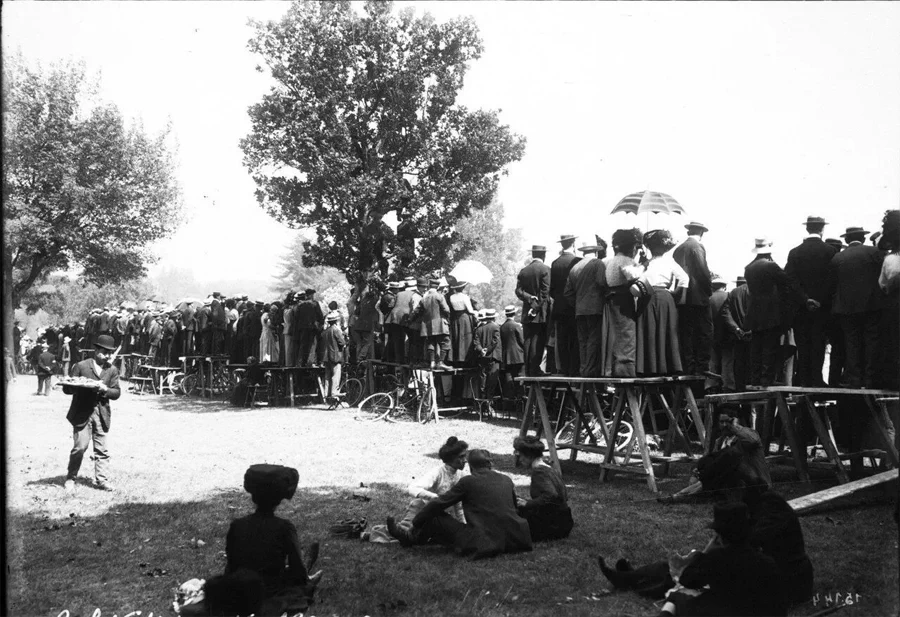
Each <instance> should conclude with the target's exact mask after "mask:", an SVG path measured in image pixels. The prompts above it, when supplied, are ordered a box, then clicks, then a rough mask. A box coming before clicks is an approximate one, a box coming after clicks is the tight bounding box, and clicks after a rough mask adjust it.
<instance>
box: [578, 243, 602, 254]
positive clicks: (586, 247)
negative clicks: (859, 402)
mask: <svg viewBox="0 0 900 617" xmlns="http://www.w3.org/2000/svg"><path fill="white" fill-rule="evenodd" d="M578 250H579V251H581V252H582V253H596V252H597V251H599V250H600V247H599V246H597V245H596V244H583V245H581V246H579V247H578Z"/></svg>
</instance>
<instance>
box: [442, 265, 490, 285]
mask: <svg viewBox="0 0 900 617" xmlns="http://www.w3.org/2000/svg"><path fill="white" fill-rule="evenodd" d="M450 275H451V276H453V277H455V278H456V280H457V281H465V282H467V283H469V284H471V285H478V284H479V283H490V282H491V279H492V278H494V276H493V275H492V274H491V271H490V270H488V269H487V266H485V265H484V264H483V263H481V262H480V261H475V260H474V259H463V260H462V261H461V262H459V263H458V264H456V266H455V267H454V268H453V269H452V270H450Z"/></svg>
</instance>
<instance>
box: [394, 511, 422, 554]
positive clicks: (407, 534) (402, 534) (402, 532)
mask: <svg viewBox="0 0 900 617" xmlns="http://www.w3.org/2000/svg"><path fill="white" fill-rule="evenodd" d="M387 528H388V533H389V534H391V535H392V536H393V537H395V538H397V540H399V541H400V546H405V547H410V546H412V545H414V544H415V543H416V535H418V534H416V533H415V532H412V531H410V530H408V529H406V528H405V527H400V526H399V525H397V522H396V521H395V520H394V517H393V516H389V517H387Z"/></svg>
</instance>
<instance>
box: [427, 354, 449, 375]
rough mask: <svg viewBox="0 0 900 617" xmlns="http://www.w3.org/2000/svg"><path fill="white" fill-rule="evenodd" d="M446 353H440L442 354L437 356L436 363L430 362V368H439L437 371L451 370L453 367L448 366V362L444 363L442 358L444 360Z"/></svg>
mask: <svg viewBox="0 0 900 617" xmlns="http://www.w3.org/2000/svg"><path fill="white" fill-rule="evenodd" d="M448 353H449V352H448ZM446 355H447V354H446V353H442V354H441V355H440V356H439V357H438V362H437V364H432V366H431V368H432V370H435V369H436V370H439V371H452V370H453V367H452V366H450V365H449V364H446V363H445V362H444V360H446Z"/></svg>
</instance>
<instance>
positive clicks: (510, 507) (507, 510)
mask: <svg viewBox="0 0 900 617" xmlns="http://www.w3.org/2000/svg"><path fill="white" fill-rule="evenodd" d="M456 503H462V507H463V513H464V514H465V515H466V525H465V527H464V528H463V529H462V530H461V531H460V533H458V534H456V537H455V539H454V545H455V547H456V550H457V551H459V552H460V553H462V554H463V555H467V554H473V558H475V559H478V558H482V557H493V556H494V555H499V554H500V553H515V552H517V551H530V550H531V532H530V530H529V528H528V522H527V521H526V520H525V519H523V518H522V517H521V516H519V514H518V513H517V512H516V489H515V486H514V485H513V482H512V480H510V479H509V478H508V477H506V476H504V475H503V474H501V473H497V472H496V471H494V470H493V469H487V470H477V471H475V472H473V473H472V474H471V475H468V476H465V477H463V478H461V479H460V481H459V482H457V483H456V484H455V485H453V487H451V488H450V490H448V491H447V492H446V493H444V494H443V495H441V496H439V497H438V498H437V499H432V500H431V501H429V502H428V503H427V504H426V505H425V507H424V508H422V511H421V512H419V513H418V514H417V515H416V517H415V518H414V519H413V527H415V528H421V527H422V526H423V525H424V524H425V523H426V522H427V521H428V520H430V519H431V518H433V517H435V516H437V515H439V514H440V513H441V512H443V511H444V510H446V509H447V508H449V507H450V506H452V505H454V504H456Z"/></svg>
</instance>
